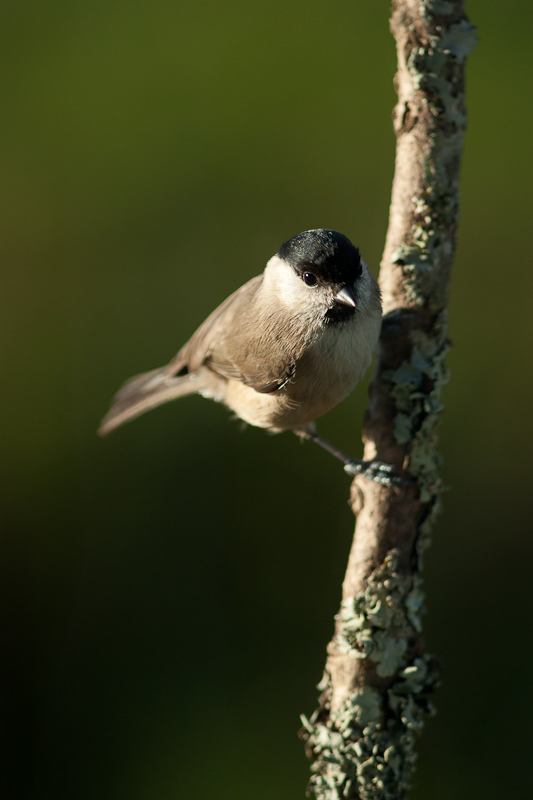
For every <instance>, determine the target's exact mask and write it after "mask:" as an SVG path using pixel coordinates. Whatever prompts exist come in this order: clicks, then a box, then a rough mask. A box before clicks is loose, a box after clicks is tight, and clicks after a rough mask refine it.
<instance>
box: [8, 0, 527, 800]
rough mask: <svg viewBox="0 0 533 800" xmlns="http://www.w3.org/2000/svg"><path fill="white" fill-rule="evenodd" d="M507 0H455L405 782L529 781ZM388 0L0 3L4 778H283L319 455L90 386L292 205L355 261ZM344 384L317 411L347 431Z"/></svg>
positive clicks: (158, 787) (385, 47) (330, 610)
mask: <svg viewBox="0 0 533 800" xmlns="http://www.w3.org/2000/svg"><path fill="white" fill-rule="evenodd" d="M530 8H531V4H530V3H529V2H526V0H508V2H506V3H504V4H502V3H498V2H496V0H471V1H470V2H469V3H468V11H469V13H470V15H471V19H472V21H473V22H474V23H475V24H476V25H477V26H478V29H479V38H480V45H479V46H478V48H477V49H476V50H475V51H474V53H473V55H472V56H471V58H470V60H469V64H468V108H469V117H470V127H469V131H468V134H467V136H466V140H465V150H464V161H463V174H462V178H463V179H462V221H461V226H460V237H459V247H458V251H457V261H456V265H455V272H454V278H453V287H452V297H451V304H450V333H451V336H452V338H453V340H454V342H455V347H454V349H453V352H452V354H451V356H450V360H449V363H450V367H451V370H452V381H451V383H450V385H449V387H448V388H447V389H446V391H445V395H444V401H445V403H446V413H445V416H444V420H443V426H442V437H441V441H442V451H443V453H444V457H445V462H444V468H443V474H444V479H445V481H446V483H447V484H449V485H450V486H451V487H452V491H451V492H449V493H448V494H447V495H446V497H445V513H444V514H443V516H442V517H441V519H440V521H439V523H438V526H437V529H436V531H435V536H434V544H433V547H432V549H431V550H430V551H429V553H428V556H427V559H426V563H427V568H426V578H427V595H428V601H427V605H428V609H429V613H428V615H427V617H426V638H427V643H428V648H429V650H430V651H431V652H435V653H437V654H438V655H439V657H440V658H441V660H442V663H443V685H442V688H441V689H440V690H439V693H438V696H437V706H438V715H437V717H436V718H435V719H432V720H430V721H429V722H428V724H427V727H426V730H425V733H424V737H423V738H422V740H421V742H420V767H419V771H418V775H417V781H416V786H415V788H414V790H413V792H412V799H413V800H422V798H424V800H449V799H450V798H452V797H453V798H454V800H463V799H464V800H478V798H479V800H481V799H483V800H487V798H494V799H496V798H498V799H499V798H503V797H509V798H510V797H512V798H521V797H526V796H527V779H528V776H529V774H530V763H531V714H532V711H533V709H532V707H531V706H532V703H531V700H532V692H531V658H532V655H533V654H532V647H531V612H532V601H531V596H532V592H531V583H532V581H531V569H532V567H531V564H532V556H533V552H532V547H531V533H532V532H531V505H532V496H533V491H532V485H531V474H530V461H531V382H530V377H529V362H530V360H531V337H530V329H529V325H528V323H529V321H530V316H531V312H530V308H531V306H530V303H531V268H530V265H529V264H528V261H527V259H526V254H527V255H529V250H530V241H527V240H526V237H527V234H528V228H527V226H528V223H529V218H530V207H529V206H528V199H529V197H528V196H529V190H530V186H531V172H530V171H529V165H528V163H527V155H528V151H527V150H526V148H528V149H529V143H530V136H531V131H530V129H529V122H530V113H531V103H530V101H529V100H528V94H529V90H528V88H527V87H528V85H530V83H529V81H530V72H528V69H529V52H530V42H531V29H530V13H531V12H530ZM387 17H388V3H387V2H382V1H381V0H379V2H373V3H364V2H360V1H359V2H354V1H353V0H352V1H351V2H348V0H329V2H327V3H326V2H318V0H306V2H303V1H302V0H291V2H287V0H270V1H268V2H267V1H266V0H254V2H253V3H249V2H245V1H244V0H230V1H229V2H216V0H194V2H192V1H191V2H186V1H185V0H179V2H170V1H169V0H167V1H165V0H150V2H148V0H137V1H136V0H128V2H126V0H122V2H120V1H119V0H105V2H104V0H78V2H72V0H70V1H69V2H66V0H49V1H48V2H46V3H43V2H36V0H33V2H32V1H30V0H28V1H26V0H18V2H13V1H11V0H5V1H4V3H3V4H2V9H1V11H0V30H1V34H0V38H1V41H0V60H1V63H2V66H3V68H4V69H3V75H4V77H3V80H2V92H1V94H2V99H1V106H2V108H1V109H0V118H1V123H0V125H1V127H0V152H1V162H2V163H1V170H2V178H1V190H0V191H1V198H0V202H1V206H2V208H1V213H0V225H1V227H2V232H1V249H2V284H3V288H2V290H1V304H2V305H1V314H0V323H1V325H2V328H3V335H2V351H3V352H2V355H3V356H4V358H5V363H4V365H3V369H2V374H3V378H4V382H3V388H2V401H3V412H2V415H1V430H2V453H3V455H2V460H1V470H2V495H3V499H2V514H1V520H2V527H3V537H2V550H3V553H2V564H3V566H2V571H3V575H2V577H1V593H2V623H1V624H2V647H3V650H4V658H3V666H2V681H3V685H4V688H3V692H2V708H1V710H0V716H1V718H2V723H3V726H4V732H3V736H4V742H3V747H2V753H3V755H2V783H1V784H0V793H1V794H2V797H5V798H6V799H7V798H9V800H12V799H14V798H20V800H27V799H28V800H29V798H31V799H32V800H47V799H48V798H51V799H53V800H89V799H90V800H93V799H94V798H98V800H175V799H176V798H179V799H180V800H181V798H191V799H192V800H207V798H209V800H211V798H214V797H216V798H217V800H225V799H226V798H227V799H228V800H230V798H231V800H238V799H239V798H243V800H244V799H245V800H250V798H253V800H272V798H276V800H289V799H290V800H293V799H294V798H299V797H304V790H305V785H306V782H307V777H308V765H307V762H306V759H305V757H304V754H303V746H302V743H301V742H300V741H299V740H298V738H297V736H296V732H297V730H298V728H299V725H300V723H299V713H300V712H304V713H306V714H309V713H311V712H312V711H313V709H314V707H315V705H316V696H317V692H316V689H315V684H316V683H317V682H318V680H319V679H320V677H321V674H322V667H323V663H324V657H325V653H324V650H325V646H326V643H327V641H328V639H329V637H330V635H331V632H332V624H333V623H332V619H333V615H334V614H335V612H336V611H337V608H338V603H339V597H340V584H341V580H342V576H343V572H344V568H345V563H346V558H347V554H348V549H349V545H350V540H351V536H352V530H353V519H352V518H351V515H350V512H349V509H348V506H347V504H346V500H347V495H348V489H349V479H348V477H347V476H346V475H344V473H343V472H342V469H341V468H340V467H339V466H338V464H337V463H335V462H334V461H333V459H331V458H330V457H329V456H327V455H326V454H324V453H322V452H321V451H319V449H318V448H313V447H312V446H311V445H309V444H304V445H302V446H300V445H299V444H298V442H297V440H296V437H294V436H291V435H289V434H284V435H281V436H277V437H270V436H267V435H265V433H264V432H262V431H259V430H254V429H251V428H248V429H246V430H244V431H241V429H240V426H239V424H238V423H236V422H234V421H232V420H231V419H229V415H228V412H227V411H226V410H225V409H224V408H222V407H220V406H217V405H215V404H213V403H209V402H207V401H205V400H202V399H200V398H197V397H192V398H187V399H184V400H181V401H180V402H179V403H175V404H173V405H172V404H170V405H168V406H166V407H163V408H161V409H159V410H157V411H155V412H152V413H151V414H149V415H147V416H146V417H143V418H142V419H140V420H137V421H136V422H135V423H133V424H132V425H130V426H127V427H125V428H123V429H121V430H119V431H117V432H116V434H114V435H113V436H111V437H110V438H108V439H105V440H100V439H98V438H97V436H96V434H95V430H96V427H97V424H98V422H99V419H100V418H101V417H102V415H103V414H104V413H105V411H106V410H107V407H108V403H109V400H110V397H111V395H112V394H113V393H114V391H115V390H116V389H117V388H118V385H119V384H120V383H121V382H122V381H123V380H124V379H126V378H128V377H129V376H130V375H132V374H135V373H137V372H140V371H143V370H147V369H150V368H153V367H156V366H159V365H161V364H164V363H166V361H168V360H169V359H170V358H171V357H172V356H173V355H174V353H175V351H176V350H177V349H178V347H179V346H180V345H181V344H182V343H183V342H184V341H185V340H186V339H187V338H188V336H189V335H190V334H191V333H192V331H193V330H194V328H195V327H196V326H197V325H198V324H199V323H200V322H201V321H202V320H203V318H204V317H205V316H206V315H207V313H208V312H210V311H211V310H212V308H214V306H215V305H216V304H218V303H219V302H220V301H222V300H223V299H224V298H225V297H226V296H227V295H228V294H229V293H230V292H231V291H233V290H234V289H235V288H236V287H238V286H239V285H240V284H241V283H243V282H244V281H246V280H247V279H248V278H250V277H252V276H253V275H255V274H257V273H259V272H260V271H261V270H262V269H263V265H264V264H265V262H266V261H267V259H268V258H269V257H270V256H271V255H272V254H273V253H274V252H275V251H276V250H277V248H278V247H279V245H280V244H281V242H282V241H283V240H285V239H287V238H288V237H290V236H292V235H294V234H296V233H298V232H299V231H301V230H304V229H307V228H311V227H331V228H335V229H337V230H340V231H343V232H344V233H346V234H347V235H348V236H349V237H350V238H352V239H353V240H354V242H356V243H357V244H358V245H359V246H360V248H361V250H362V252H363V254H364V256H365V258H366V260H367V261H368V262H369V264H370V265H371V268H372V269H373V271H374V272H375V273H377V270H378V265H379V258H380V254H381V251H382V247H383V242H384V236H385V231H386V226H387V213H388V203H389V197H390V187H391V180H392V174H393V162H394V146H395V142H394V137H393V133H392V126H391V122H390V114H391V109H392V107H393V104H394V102H395V95H394V92H393V88H392V78H393V74H394V71H395V49H394V42H393V39H392V37H391V35H390V34H389V31H388V21H387ZM365 403H366V389H365V387H359V389H358V390H357V391H356V392H355V394H354V396H353V397H352V398H350V399H349V400H348V401H346V402H345V403H344V404H342V405H341V406H339V407H338V408H337V409H335V410H334V411H333V412H332V413H331V414H329V415H328V416H327V417H326V418H325V419H324V420H323V421H322V422H321V425H320V429H321V431H322V432H323V433H324V435H327V436H328V437H330V438H331V439H332V440H333V441H334V442H335V443H337V444H338V445H339V446H342V447H343V448H344V449H345V450H346V451H348V452H351V453H353V454H354V455H357V454H358V453H360V452H361V446H360V440H359V431H360V422H361V418H362V414H363V411H364V408H365Z"/></svg>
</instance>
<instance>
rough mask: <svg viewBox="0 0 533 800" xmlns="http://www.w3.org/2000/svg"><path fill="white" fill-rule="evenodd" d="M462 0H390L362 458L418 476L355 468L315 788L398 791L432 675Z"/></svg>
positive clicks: (308, 729) (317, 738)
mask: <svg viewBox="0 0 533 800" xmlns="http://www.w3.org/2000/svg"><path fill="white" fill-rule="evenodd" d="M463 6H464V3H463V2H462V0H455V1H454V2H451V1H450V2H447V0H424V1H423V2H420V1H419V0H394V2H393V5H392V18H391V30H392V33H393V35H394V37H395V39H396V45H397V53H398V71H397V74H396V78H395V87H396V90H397V93H398V103H397V105H396V107H395V109H394V113H393V122H394V130H395V133H396V137H397V149H396V166H395V175H394V182H393V187H392V199H391V206H390V218H389V228H388V233H387V239H386V243H385V249H384V253H383V260H382V262H381V270H380V277H379V283H380V287H381V291H382V295H383V305H384V313H385V314H386V315H387V316H386V317H385V320H384V325H383V331H382V335H381V339H380V346H379V352H378V358H377V363H376V368H375V372H374V376H373V379H372V382H371V387H370V407H369V409H368V411H367V413H366V417H365V423H364V430H363V440H364V443H365V450H364V459H365V460H371V459H377V460H379V461H384V462H387V463H390V464H394V465H395V466H397V467H398V469H400V470H403V471H404V474H405V475H409V476H410V477H411V478H412V479H414V485H412V486H409V485H406V486H402V487H397V486H396V487H386V486H383V485H380V484H377V483H372V482H370V481H368V480H366V479H365V478H363V477H361V476H358V477H356V478H355V480H354V482H353V484H352V492H351V502H352V508H353V510H354V513H355V514H356V516H357V523H356V528H355V535H354V540H353V545H352V549H351V552H350V556H349V561H348V567H347V571H346V577H345V580H344V584H343V595H342V605H341V610H340V613H339V614H338V615H337V618H336V627H335V635H334V637H333V639H332V640H331V642H330V644H329V646H328V658H327V663H326V669H325V674H324V678H323V680H322V683H321V684H320V687H319V688H321V689H322V696H321V700H320V708H319V709H318V710H317V711H316V712H315V714H314V715H313V716H312V717H311V719H310V720H307V719H306V718H305V717H303V718H302V720H303V723H304V729H303V735H304V738H306V739H307V740H308V743H307V750H308V754H309V755H310V756H311V758H312V759H313V777H312V779H311V784H310V791H312V792H314V794H315V795H316V797H317V798H319V799H320V800H334V798H340V797H344V798H374V799H375V800H385V799H390V800H392V799H394V800H399V798H403V797H404V796H405V794H406V792H407V790H408V788H409V786H410V783H411V780H412V776H413V773H414V766H415V760H416V754H415V750H414V740H415V736H416V734H417V733H418V732H419V731H420V729H421V727H422V725H423V720H424V715H425V714H426V713H427V712H428V711H431V702H430V695H431V693H432V691H433V689H434V688H435V684H436V681H437V672H438V665H437V662H436V659H434V658H432V657H431V656H428V655H427V654H425V653H424V648H423V642H422V638H421V624H420V612H421V609H422V604H423V594H422V587H421V583H422V581H421V577H420V572H421V567H422V562H421V555H422V551H423V549H424V547H425V546H426V544H427V540H428V536H429V532H430V529H431V527H432V524H433V521H434V519H435V517H436V515H437V513H438V511H439V508H440V494H441V491H442V486H441V481H440V478H439V475H438V467H439V455H438V453H437V450H436V446H437V426H438V423H439V415H440V411H441V408H442V407H441V405H440V392H441V388H442V386H443V385H444V384H445V382H446V380H447V371H446V366H445V356H446V353H447V350H448V340H447V330H446V304H447V300H448V293H449V285H450V274H451V268H452V263H453V256H454V251H455V245H456V235H457V225H458V218H459V167H460V160H461V149H462V141H463V133H464V130H465V128H466V111H465V107H464V70H465V61H466V57H467V55H468V53H469V52H470V51H471V49H472V48H473V47H474V45H475V29H474V28H473V27H472V25H470V23H469V22H468V19H467V17H466V15H465V12H464V7H463Z"/></svg>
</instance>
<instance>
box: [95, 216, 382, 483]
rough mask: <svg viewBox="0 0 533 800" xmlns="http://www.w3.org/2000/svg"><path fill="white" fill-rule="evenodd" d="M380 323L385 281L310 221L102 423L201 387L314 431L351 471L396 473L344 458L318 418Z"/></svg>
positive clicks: (357, 374) (358, 373) (241, 412)
mask: <svg viewBox="0 0 533 800" xmlns="http://www.w3.org/2000/svg"><path fill="white" fill-rule="evenodd" d="M380 329H381V300H380V292H379V288H378V285H377V283H376V281H375V279H374V278H373V276H372V275H371V274H370V272H369V270H368V267H367V265H366V263H365V262H364V261H363V259H362V258H361V256H360V253H359V250H358V248H357V247H354V245H353V244H352V243H351V242H350V240H349V239H347V237H346V236H343V234H341V233H337V232H336V231H331V230H325V229H323V228H317V229H314V230H309V231H304V232H303V233H300V234H298V235H297V236H294V237H293V238H292V239H289V240H288V241H286V242H285V243H284V244H282V246H281V247H280V249H279V250H278V252H277V253H276V255H274V256H273V257H272V258H271V259H270V261H269V262H268V263H267V265H266V267H265V270H264V272H263V273H262V275H258V276H257V277H256V278H252V280H250V281H248V283H245V284H244V286H241V288H240V289H237V291H236V292H234V293H233V294H232V295H230V297H228V299H227V300H226V301H225V302H223V303H222V305H220V306H219V307H218V308H217V309H216V310H215V311H213V313H212V314H211V315H210V316H209V317H208V318H207V319H206V320H205V322H204V323H203V324H202V325H200V327H199V328H198V330H197V331H196V333H194V334H193V336H192V337H191V339H189V341H188V342H187V343H186V344H185V345H184V346H183V347H182V348H181V350H180V351H179V353H178V354H177V355H176V357H175V358H174V359H172V361H171V362H170V364H168V366H166V367H162V368H161V369H156V370H153V371H152V372H146V373H144V374H142V375H138V376H137V377H134V378H131V380H129V381H128V382H127V383H126V384H125V385H124V386H123V387H122V389H120V391H119V392H118V394H117V395H116V397H115V399H114V402H113V405H112V406H111V409H110V411H109V413H108V414H107V416H106V417H105V418H104V420H103V421H102V424H101V427H100V430H99V433H100V434H101V435H105V434H107V433H109V432H110V431H112V430H113V429H114V428H116V427H117V426H118V425H122V423H123V422H128V421H129V420H132V419H134V418H135V417H138V416H139V415H140V414H144V412H145V411H148V410H150V409H151V408H155V407H156V406H159V405H161V404H162V403H166V402H167V401H168V400H174V399H175V398H177V397H182V396H184V395H188V394H193V393H195V394H200V395H202V396H203V397H209V398H211V399H213V400H216V401H218V402H220V403H224V404H225V405H226V406H228V408H230V409H231V410H232V411H233V412H234V413H235V414H236V415H237V416H238V417H239V418H240V419H242V420H244V422H247V423H249V424H250V425H256V426H258V427H259V428H266V429H267V430H269V431H271V432H274V433H277V432H280V431H284V430H291V431H294V433H296V434H298V435H300V436H301V437H303V438H307V439H312V440H314V441H316V442H317V443H318V444H320V445H321V446H323V447H325V448H326V449H327V450H329V451H330V452H331V453H333V455H335V456H337V457H338V458H340V459H341V460H342V461H343V462H344V464H345V469H346V470H347V471H348V472H351V473H352V474H355V473H358V472H362V473H364V474H366V475H367V477H369V478H371V479H373V480H377V481H380V482H382V483H391V482H394V477H393V476H392V473H393V470H392V468H391V467H388V466H387V465H384V464H377V463H373V462H358V461H354V460H352V459H348V458H347V457H345V456H344V455H343V454H342V453H340V452H339V451H337V450H336V449H335V448H333V447H332V446H331V445H329V444H328V443H327V442H325V440H323V439H321V438H320V437H319V436H318V435H317V433H316V431H315V426H314V421H315V420H316V419H317V418H318V417H321V416H322V415H323V414H325V413H326V412H327V411H329V410H330V409H331V408H333V407H334V406H336V405H337V403H340V402H341V400H344V398H345V397H347V396H348V395H349V394H350V392H351V391H352V390H353V389H354V387H355V386H356V384H357V383H358V382H359V381H360V380H361V378H362V377H363V375H364V373H365V372H366V370H367V369H368V367H369V366H370V363H371V361H372V356H373V354H374V351H375V349H376V345H377V342H378V338H379V334H380Z"/></svg>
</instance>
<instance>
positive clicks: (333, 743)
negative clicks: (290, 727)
mask: <svg viewBox="0 0 533 800" xmlns="http://www.w3.org/2000/svg"><path fill="white" fill-rule="evenodd" d="M398 557H399V554H398V551H397V550H392V551H391V552H390V553H389V554H388V556H387V557H386V559H385V561H384V562H383V564H382V565H381V566H380V567H378V568H377V569H376V570H374V572H373V573H372V574H371V575H370V577H369V579H368V584H367V586H366V588H365V590H364V591H363V592H361V594H359V595H358V596H357V597H355V598H351V599H350V600H348V601H346V602H345V603H343V607H342V610H341V613H340V622H341V626H340V632H339V634H338V636H339V643H340V645H341V650H342V651H343V652H345V653H349V654H350V655H352V656H353V657H354V658H368V659H370V660H371V661H374V662H377V664H378V667H377V672H378V674H380V675H381V676H382V677H384V676H392V675H396V677H395V679H394V681H393V682H392V684H391V685H390V687H389V689H388V691H386V693H385V694H381V693H380V692H378V691H377V690H376V689H373V688H371V687H369V686H365V687H362V688H358V689H356V691H355V692H354V693H353V694H352V695H351V696H350V697H349V698H348V699H347V700H346V702H345V703H344V704H343V706H342V707H341V708H340V709H338V710H336V711H332V712H331V713H330V716H329V720H328V723H327V724H325V723H323V722H321V721H320V718H319V715H320V710H318V711H317V712H315V714H314V715H313V716H312V717H311V719H310V720H308V719H306V718H305V717H302V722H303V724H304V728H305V730H306V735H307V737H308V739H309V744H310V746H311V748H312V751H313V754H314V756H315V758H316V761H315V763H314V765H313V776H312V778H311V783H310V787H309V788H310V791H312V792H313V793H314V794H315V796H316V798H317V800H340V798H350V797H352V798H356V797H357V798H361V800H400V799H401V798H403V797H404V796H405V793H406V792H407V790H408V789H409V786H410V784H411V779H412V775H413V772H414V767H415V763H416V753H415V749H414V744H415V735H416V733H417V732H418V731H419V730H420V728H421V727H422V725H423V719H424V716H425V714H427V713H428V712H431V711H432V707H431V704H430V702H429V699H428V695H429V694H430V693H431V692H432V690H433V688H434V686H435V682H436V678H435V674H434V671H433V670H432V669H431V668H430V667H431V658H430V657H429V656H425V657H417V656H410V657H408V656H407V638H408V636H409V631H412V629H413V628H414V629H415V630H416V631H419V630H420V619H419V614H420V611H421V607H422V604H423V594H422V589H421V580H420V578H418V577H416V578H415V579H414V580H412V579H411V578H409V577H402V576H401V575H400V574H399V572H398ZM327 683H328V678H327V676H326V679H325V681H323V682H322V684H321V685H320V687H319V688H321V689H322V690H326V691H327V688H328V686H327Z"/></svg>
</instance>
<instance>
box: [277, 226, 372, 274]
mask: <svg viewBox="0 0 533 800" xmlns="http://www.w3.org/2000/svg"><path fill="white" fill-rule="evenodd" d="M277 255H278V256H279V258H282V259H284V261H286V262H287V263H288V264H290V265H291V266H292V267H293V268H294V269H295V270H296V271H297V272H298V273H303V272H305V271H306V270H309V269H312V271H313V273H314V274H315V275H316V276H317V278H319V279H320V280H322V281H324V282H327V283H335V284H339V285H346V284H349V285H352V284H353V283H354V281H355V280H357V278H359V277H360V275H361V271H362V265H361V256H360V253H359V249H358V248H357V247H354V245H353V244H352V243H351V241H350V240H349V239H348V238H347V237H346V236H344V235H343V234H342V233H337V231H329V230H327V229H325V228H314V229H313V230H310V231H303V233H299V234H298V235H297V236H293V237H292V239H288V240H287V241H286V242H284V243H283V244H282V245H281V247H280V249H279V250H278V252H277Z"/></svg>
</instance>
